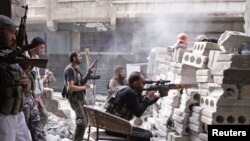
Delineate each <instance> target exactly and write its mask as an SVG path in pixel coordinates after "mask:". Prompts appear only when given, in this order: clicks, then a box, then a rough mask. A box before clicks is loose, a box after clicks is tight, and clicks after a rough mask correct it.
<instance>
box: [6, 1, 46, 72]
mask: <svg viewBox="0 0 250 141" xmlns="http://www.w3.org/2000/svg"><path fill="white" fill-rule="evenodd" d="M22 8H24V9H25V13H24V16H23V17H22V18H21V22H20V25H19V27H18V33H17V40H16V42H17V47H16V49H14V50H13V51H12V53H10V54H9V55H8V57H7V58H8V59H4V58H1V60H3V61H5V62H8V63H10V64H15V63H18V64H20V65H23V64H24V65H31V66H35V67H39V68H46V65H47V62H48V60H47V59H30V58H28V57H27V56H25V55H24V54H23V53H24V52H25V51H29V50H30V49H32V48H35V47H36V46H37V44H28V38H27V33H26V27H25V24H26V19H27V11H28V5H26V6H22Z"/></svg>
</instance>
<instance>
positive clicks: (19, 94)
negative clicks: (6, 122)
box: [0, 62, 23, 115]
mask: <svg viewBox="0 0 250 141" xmlns="http://www.w3.org/2000/svg"><path fill="white" fill-rule="evenodd" d="M0 74H1V78H0V79H1V80H0V86H1V89H0V113H2V114H5V115H16V114H17V113H19V112H20V111H21V110H22V107H23V88H22V86H21V85H19V84H18V83H19V80H20V79H21V71H20V70H14V69H12V68H11V66H10V65H9V64H7V63H4V62H1V63H0Z"/></svg>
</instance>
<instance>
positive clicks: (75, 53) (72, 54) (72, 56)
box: [69, 52, 77, 63]
mask: <svg viewBox="0 0 250 141" xmlns="http://www.w3.org/2000/svg"><path fill="white" fill-rule="evenodd" d="M74 57H77V52H72V53H71V54H70V57H69V61H70V62H71V63H72V62H73V58H74Z"/></svg>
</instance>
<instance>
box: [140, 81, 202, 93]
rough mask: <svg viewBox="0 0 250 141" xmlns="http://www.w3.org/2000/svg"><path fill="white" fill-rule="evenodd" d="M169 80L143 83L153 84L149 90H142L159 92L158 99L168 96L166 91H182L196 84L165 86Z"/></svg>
mask: <svg viewBox="0 0 250 141" xmlns="http://www.w3.org/2000/svg"><path fill="white" fill-rule="evenodd" d="M169 82H170V81H169V80H159V81H145V83H146V84H153V83H155V85H151V86H149V88H144V89H143V90H145V91H159V93H160V97H164V96H167V95H168V91H169V90H171V89H183V88H191V87H197V84H165V83H169Z"/></svg>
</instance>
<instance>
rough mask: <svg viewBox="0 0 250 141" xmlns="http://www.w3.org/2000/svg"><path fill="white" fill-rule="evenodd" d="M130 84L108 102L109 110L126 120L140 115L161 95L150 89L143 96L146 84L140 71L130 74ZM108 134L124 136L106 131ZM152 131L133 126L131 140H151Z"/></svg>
mask: <svg viewBox="0 0 250 141" xmlns="http://www.w3.org/2000/svg"><path fill="white" fill-rule="evenodd" d="M128 81H129V86H128V87H125V88H123V89H120V90H119V91H117V92H116V93H115V96H114V95H113V96H114V99H113V100H110V101H109V103H107V105H106V108H107V112H108V113H111V114H113V115H116V116H118V117H121V118H123V119H126V120H131V119H132V118H133V117H134V116H136V117H140V116H142V114H143V113H144V111H145V110H146V109H147V107H148V106H150V105H152V104H154V103H155V102H156V101H157V100H158V99H159V97H158V96H155V91H148V92H147V94H146V95H145V96H142V90H143V87H144V85H145V78H144V76H143V75H142V74H141V73H140V72H133V73H131V75H130V76H129V80H128ZM106 133H107V134H110V135H115V136H122V137H123V136H124V135H122V134H119V133H114V132H110V131H106ZM151 137H152V133H151V132H150V131H148V130H145V129H141V128H138V127H133V130H132V134H131V140H135V141H150V138H151Z"/></svg>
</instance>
